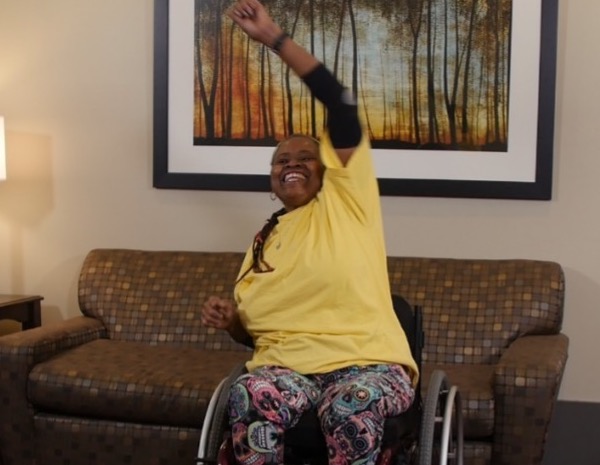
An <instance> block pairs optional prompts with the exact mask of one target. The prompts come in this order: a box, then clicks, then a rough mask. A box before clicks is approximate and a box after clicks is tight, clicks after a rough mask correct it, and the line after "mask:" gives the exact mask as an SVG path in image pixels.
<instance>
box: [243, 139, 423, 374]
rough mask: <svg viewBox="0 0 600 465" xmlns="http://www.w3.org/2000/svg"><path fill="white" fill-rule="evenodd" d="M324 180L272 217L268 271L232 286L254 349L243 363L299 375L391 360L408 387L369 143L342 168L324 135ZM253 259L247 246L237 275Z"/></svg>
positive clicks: (408, 362)
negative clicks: (304, 200)
mask: <svg viewBox="0 0 600 465" xmlns="http://www.w3.org/2000/svg"><path fill="white" fill-rule="evenodd" d="M321 159H322V161H323V163H324V165H325V166H326V170H325V174H324V177H323V186H322V189H321V191H320V192H319V193H318V195H317V196H316V197H315V198H314V199H313V200H311V201H310V202H309V203H308V204H306V205H304V206H302V207H300V208H297V209H295V210H292V211H291V212H288V213H286V214H285V215H283V216H281V217H280V218H279V224H278V225H277V226H276V227H275V229H274V230H273V231H272V232H271V234H270V235H269V237H268V239H267V241H266V243H265V244H264V257H265V260H266V261H267V262H268V263H269V264H270V265H271V266H273V267H274V268H275V270H274V271H273V272H269V273H254V272H253V271H251V272H249V273H248V274H247V275H246V276H245V277H244V278H243V279H242V280H241V281H240V282H239V283H238V284H237V286H236V289H235V298H236V301H237V305H238V311H239V314H240V319H241V322H242V324H243V325H244V327H245V328H246V330H247V332H248V333H249V334H250V335H251V336H252V338H253V340H254V344H255V351H254V355H253V357H252V359H251V360H250V361H249V362H248V364H247V368H248V370H249V371H252V370H253V369H254V368H256V367H259V366H266V365H276V366H283V367H287V368H290V369H293V370H295V371H297V372H299V373H302V374H316V373H326V372H330V371H334V370H337V369H340V368H343V367H347V366H351V365H371V364H379V363H397V364H401V365H403V366H404V367H405V368H407V370H408V372H409V373H410V374H411V377H412V379H413V381H414V382H415V383H416V381H417V377H418V372H417V366H416V364H415V362H414V360H413V358H412V356H411V352H410V348H409V345H408V342H407V340H406V336H405V335H404V332H403V330H402V327H401V326H400V324H399V322H398V320H397V318H396V315H395V313H394V310H393V306H392V301H391V295H390V287H389V281H388V274H387V263H386V251H385V244H384V235H383V224H382V219H381V207H380V200H379V189H378V186H377V180H376V177H375V172H374V167H373V161H372V157H371V148H370V144H369V141H368V139H367V138H366V137H364V136H363V138H362V141H361V143H360V144H359V146H358V147H357V149H356V151H355V152H354V154H353V155H352V157H351V159H350V161H349V162H348V163H347V165H346V166H345V167H344V166H343V165H342V164H341V162H340V160H339V158H338V157H337V155H336V153H335V151H334V149H333V147H332V145H331V142H330V141H329V138H328V137H327V135H325V136H323V138H322V141H321ZM251 263H252V250H251V248H250V249H249V250H248V252H247V253H246V257H245V259H244V263H243V264H242V268H241V271H240V273H243V272H244V271H245V270H247V269H248V267H250V266H251Z"/></svg>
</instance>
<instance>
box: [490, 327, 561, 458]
mask: <svg viewBox="0 0 600 465" xmlns="http://www.w3.org/2000/svg"><path fill="white" fill-rule="evenodd" d="M568 346H569V339H568V338H567V336H565V335H564V334H554V335H544V336H526V337H521V338H518V339H517V340H515V341H514V342H513V343H512V344H511V345H510V346H509V347H508V349H507V350H506V351H505V352H504V354H503V355H502V357H501V359H500V361H499V363H498V365H497V366H496V369H495V373H494V397H495V401H496V411H495V414H494V418H495V420H494V423H495V424H494V429H495V431H494V436H495V438H494V446H493V453H492V456H493V461H492V463H494V464H502V465H509V464H510V465H514V464H519V463H522V464H540V463H541V462H542V458H543V454H544V445H545V443H546V435H547V432H548V425H549V423H550V418H551V416H552V410H553V408H554V404H555V402H556V396H557V395H558V389H559V387H560V382H561V379H562V375H563V372H564V369H565V364H566V361H567V352H568Z"/></svg>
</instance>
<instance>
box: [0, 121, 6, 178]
mask: <svg viewBox="0 0 600 465" xmlns="http://www.w3.org/2000/svg"><path fill="white" fill-rule="evenodd" d="M5 179H6V144H5V143H4V117H3V116H0V181H4V180H5Z"/></svg>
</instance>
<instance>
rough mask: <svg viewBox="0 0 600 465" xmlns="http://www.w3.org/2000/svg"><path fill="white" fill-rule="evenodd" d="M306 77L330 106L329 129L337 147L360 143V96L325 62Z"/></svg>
mask: <svg viewBox="0 0 600 465" xmlns="http://www.w3.org/2000/svg"><path fill="white" fill-rule="evenodd" d="M302 80H303V81H304V83H305V84H306V85H307V87H308V88H309V89H310V91H311V92H312V94H313V95H314V96H315V97H316V98H317V99H318V100H319V101H320V102H322V103H323V105H325V108H327V129H328V130H329V136H330V138H331V143H332V144H333V146H334V147H335V148H348V147H356V146H357V145H358V144H359V142H360V138H361V135H362V130H361V127H360V122H359V120H358V106H357V104H356V99H355V98H354V96H353V95H352V93H351V92H350V90H349V89H347V88H345V87H344V86H343V85H342V84H341V83H340V82H339V81H338V80H337V79H336V78H335V76H334V75H333V74H331V72H330V71H329V70H328V69H327V68H326V67H325V66H324V65H323V64H322V63H321V64H319V66H317V67H316V68H315V69H313V70H312V71H311V72H310V73H308V74H306V75H305V76H302Z"/></svg>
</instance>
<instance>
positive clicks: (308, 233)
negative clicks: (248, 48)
mask: <svg viewBox="0 0 600 465" xmlns="http://www.w3.org/2000/svg"><path fill="white" fill-rule="evenodd" d="M228 16H229V17H230V18H231V19H232V20H233V21H234V22H235V23H236V24H237V25H238V26H239V27H240V28H241V29H242V30H243V31H244V32H245V33H246V34H247V35H248V36H249V37H251V38H252V39H254V40H255V41H257V42H259V43H261V44H264V45H266V46H268V47H270V48H271V49H272V50H273V51H275V52H276V53H277V54H278V55H279V56H280V58H281V59H282V60H283V62H284V63H286V64H287V65H288V66H289V67H290V68H291V69H292V70H293V71H294V72H295V73H296V74H297V75H298V76H299V77H300V78H301V79H302V80H303V81H304V83H305V84H306V86H307V87H308V88H309V89H310V91H311V92H312V93H313V95H314V96H315V97H316V98H318V99H319V100H320V101H321V102H322V103H323V104H324V105H325V107H326V109H327V115H328V118H327V131H326V134H324V135H323V137H322V140H321V141H320V142H319V141H316V140H314V139H313V138H311V137H308V136H301V135H294V136H292V137H290V138H288V139H286V140H284V141H282V142H281V143H280V144H279V145H278V146H277V148H276V149H275V152H274V155H273V159H272V162H271V188H272V191H273V192H274V193H275V195H276V196H277V197H278V198H279V199H280V200H281V202H282V203H283V208H282V209H281V210H280V211H278V212H276V213H275V214H274V215H273V216H272V217H271V219H270V220H269V221H268V222H267V223H266V225H265V226H264V228H263V229H262V230H261V231H260V232H259V233H258V234H257V235H256V237H255V240H254V244H253V246H252V247H251V248H250V249H249V250H248V253H247V254H246V257H245V260H244V263H243V264H242V268H241V270H240V275H239V278H238V281H237V284H236V287H235V300H236V303H235V304H234V303H233V302H231V301H228V300H225V299H220V298H218V297H211V298H209V299H208V300H207V302H206V303H205V304H204V306H203V309H202V314H203V316H202V318H203V324H204V325H206V326H210V327H214V328H220V329H225V330H227V331H228V332H229V334H230V335H231V336H232V337H233V338H234V339H235V340H237V341H239V342H244V343H247V344H249V343H251V344H253V345H254V353H253V357H252V359H251V360H250V361H249V362H248V364H247V368H248V373H247V374H245V375H243V376H241V377H240V378H239V379H238V380H237V381H236V383H234V385H233V387H232V389H231V393H230V399H229V414H230V422H231V427H232V437H233V443H234V452H235V455H236V459H237V460H238V462H239V463H241V464H243V465H250V464H254V465H262V464H281V463H283V449H282V443H283V436H284V432H285V430H287V429H289V428H290V427H292V426H294V425H295V424H296V422H297V421H298V420H299V417H300V416H301V414H302V413H303V412H304V411H306V410H307V409H312V408H316V409H317V413H318V416H319V418H320V422H321V427H322V430H323V433H324V435H325V439H326V442H327V446H328V453H329V463H330V464H332V465H342V464H350V463H364V464H374V463H375V461H376V459H377V456H378V454H379V451H380V446H381V438H382V435H383V424H384V421H385V418H387V417H390V416H395V415H398V414H400V413H401V412H403V411H404V410H406V409H407V408H408V407H409V406H410V404H411V402H412V400H413V397H414V389H413V386H414V385H415V384H416V381H417V377H418V373H417V367H416V364H415V362H414V360H413V359H412V357H411V353H410V349H409V346H408V343H407V340H406V337H405V335H404V333H403V331H402V328H401V327H400V324H399V323H398V321H397V319H396V316H395V314H394V311H393V307H392V302H391V296H390V289H389V282H388V275H387V266H386V252H385V245H384V237H383V226H382V220H381V211H380V204H379V192H378V187H377V180H376V177H375V174H374V168H373V164H372V159H371V153H370V145H369V141H368V139H367V138H366V137H363V132H362V129H361V125H360V123H359V118H358V112H357V106H356V103H355V99H354V98H353V96H352V95H351V94H350V92H349V91H348V90H347V89H345V88H344V87H343V86H342V85H341V84H340V83H339V82H338V81H337V80H336V79H335V78H334V77H333V75H332V74H331V73H330V72H329V71H328V70H327V69H326V68H325V67H324V66H323V65H322V64H321V63H320V62H319V61H318V60H317V59H316V58H315V57H314V56H313V55H311V54H310V53H308V52H307V51H306V50H305V49H304V48H302V47H301V46H300V45H299V44H297V43H295V42H294V41H293V40H292V39H291V38H290V37H289V36H288V35H287V34H286V33H284V32H283V31H282V29H281V28H280V27H279V26H278V25H277V24H276V23H275V22H274V21H273V20H272V19H271V17H270V16H269V15H268V13H267V11H266V10H265V8H264V7H263V6H262V5H261V4H260V3H259V2H258V1H257V0H239V1H237V2H236V3H235V5H233V7H232V8H231V9H230V10H229V11H228Z"/></svg>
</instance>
